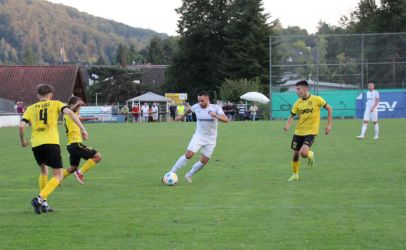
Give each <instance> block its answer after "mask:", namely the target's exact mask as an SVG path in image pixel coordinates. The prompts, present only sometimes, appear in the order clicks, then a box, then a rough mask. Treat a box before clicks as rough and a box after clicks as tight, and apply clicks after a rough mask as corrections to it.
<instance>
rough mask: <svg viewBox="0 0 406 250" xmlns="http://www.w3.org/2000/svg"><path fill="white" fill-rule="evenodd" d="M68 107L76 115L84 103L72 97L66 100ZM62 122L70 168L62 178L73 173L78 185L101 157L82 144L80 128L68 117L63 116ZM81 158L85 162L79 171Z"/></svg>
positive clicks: (64, 171) (65, 170) (64, 172)
mask: <svg viewBox="0 0 406 250" xmlns="http://www.w3.org/2000/svg"><path fill="white" fill-rule="evenodd" d="M68 105H69V108H70V109H71V110H72V111H73V112H75V113H76V114H77V115H78V114H79V109H80V106H82V105H85V103H84V102H83V101H82V100H81V99H80V98H79V97H76V96H72V97H71V98H69V100H68ZM81 120H82V119H81ZM64 122H65V128H66V135H67V136H68V146H67V149H68V152H69V155H70V156H69V160H70V167H69V168H67V169H64V170H63V176H64V178H66V177H68V176H69V175H70V174H72V173H75V177H76V179H77V180H78V181H79V183H80V184H83V179H84V174H85V173H86V172H87V171H89V170H90V169H91V168H92V167H94V166H95V165H96V164H97V163H98V162H100V161H101V159H102V155H101V154H100V153H99V152H97V151H96V150H94V149H92V148H91V147H88V146H85V145H83V144H82V136H81V134H80V128H79V127H78V126H77V125H76V124H75V122H74V121H73V120H72V118H71V117H70V116H68V115H65V116H64ZM81 158H83V159H85V160H86V162H85V163H84V164H83V166H82V168H81V169H78V167H79V164H80V159H81Z"/></svg>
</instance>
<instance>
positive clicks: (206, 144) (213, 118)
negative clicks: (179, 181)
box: [171, 91, 228, 183]
mask: <svg viewBox="0 0 406 250" xmlns="http://www.w3.org/2000/svg"><path fill="white" fill-rule="evenodd" d="M197 98H198V101H199V103H198V104H195V105H193V106H192V108H191V109H189V110H186V112H185V113H184V114H183V115H182V116H178V117H176V119H175V120H177V121H183V120H184V118H185V116H186V115H188V114H190V113H191V112H193V113H195V114H196V119H197V123H196V131H195V134H194V135H193V137H192V140H191V141H190V143H189V146H188V147H187V150H186V153H185V154H184V155H182V156H181V157H180V158H179V159H178V161H177V162H176V163H175V165H174V166H173V167H172V169H171V172H173V173H176V171H178V170H179V169H181V168H182V167H183V166H185V165H186V164H187V163H188V161H189V160H190V159H191V158H192V157H193V156H194V155H195V154H196V153H197V152H198V151H199V150H201V153H202V155H201V156H200V160H199V161H198V162H196V163H195V164H194V165H193V167H192V169H191V170H190V171H189V172H188V173H187V174H186V175H185V179H186V181H187V182H189V183H191V182H192V176H193V175H194V174H195V173H196V172H198V171H199V170H200V169H202V168H203V167H204V166H205V165H206V164H207V162H208V161H209V159H210V158H211V155H212V154H213V151H214V148H215V147H216V140H217V124H218V121H221V122H228V118H227V116H226V115H225V114H224V112H223V110H222V109H221V108H220V107H219V106H217V105H214V104H210V97H209V94H208V92H206V91H201V92H199V94H198V97H197Z"/></svg>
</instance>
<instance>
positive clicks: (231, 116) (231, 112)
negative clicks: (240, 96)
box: [228, 102, 235, 121]
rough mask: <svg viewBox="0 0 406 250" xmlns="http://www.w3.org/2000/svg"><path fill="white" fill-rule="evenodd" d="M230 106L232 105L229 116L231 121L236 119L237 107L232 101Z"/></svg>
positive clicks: (229, 103)
mask: <svg viewBox="0 0 406 250" xmlns="http://www.w3.org/2000/svg"><path fill="white" fill-rule="evenodd" d="M228 106H229V107H230V117H229V118H228V120H229V121H234V119H235V117H234V116H235V108H234V104H233V103H232V102H228Z"/></svg>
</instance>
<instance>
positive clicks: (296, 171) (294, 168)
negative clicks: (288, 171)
mask: <svg viewBox="0 0 406 250" xmlns="http://www.w3.org/2000/svg"><path fill="white" fill-rule="evenodd" d="M292 172H293V174H294V175H298V174H299V162H298V161H293V162H292Z"/></svg>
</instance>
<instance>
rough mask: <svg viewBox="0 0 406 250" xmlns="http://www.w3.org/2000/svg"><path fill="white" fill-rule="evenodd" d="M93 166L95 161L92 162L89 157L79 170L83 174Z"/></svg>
mask: <svg viewBox="0 0 406 250" xmlns="http://www.w3.org/2000/svg"><path fill="white" fill-rule="evenodd" d="M94 166H96V162H94V161H93V160H92V159H89V160H87V161H86V162H85V164H83V167H82V168H81V169H80V172H81V173H82V174H84V173H86V172H87V171H89V170H90V169H91V168H93V167H94Z"/></svg>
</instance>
